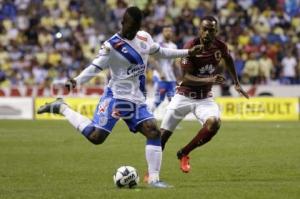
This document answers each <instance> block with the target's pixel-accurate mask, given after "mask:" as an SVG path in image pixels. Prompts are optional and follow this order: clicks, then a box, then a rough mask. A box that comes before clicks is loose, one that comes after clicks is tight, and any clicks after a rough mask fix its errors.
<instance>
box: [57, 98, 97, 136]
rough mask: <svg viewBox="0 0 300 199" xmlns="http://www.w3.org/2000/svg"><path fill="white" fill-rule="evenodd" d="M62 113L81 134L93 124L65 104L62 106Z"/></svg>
mask: <svg viewBox="0 0 300 199" xmlns="http://www.w3.org/2000/svg"><path fill="white" fill-rule="evenodd" d="M60 113H61V114H62V115H63V116H65V118H67V120H68V121H69V122H70V123H71V124H72V125H73V126H74V127H75V128H76V129H77V130H79V131H80V132H82V131H83V129H85V127H87V126H88V125H89V124H91V123H92V121H91V120H90V119H89V118H87V117H85V116H83V115H80V114H79V113H77V112H76V111H74V110H72V109H71V108H70V107H68V106H67V105H65V104H62V105H61V106H60Z"/></svg>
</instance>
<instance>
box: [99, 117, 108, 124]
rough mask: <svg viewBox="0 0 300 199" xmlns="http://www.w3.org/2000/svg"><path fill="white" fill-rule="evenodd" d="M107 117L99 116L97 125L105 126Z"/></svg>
mask: <svg viewBox="0 0 300 199" xmlns="http://www.w3.org/2000/svg"><path fill="white" fill-rule="evenodd" d="M107 121H108V118H107V117H100V118H99V125H100V126H105V125H106V124H107Z"/></svg>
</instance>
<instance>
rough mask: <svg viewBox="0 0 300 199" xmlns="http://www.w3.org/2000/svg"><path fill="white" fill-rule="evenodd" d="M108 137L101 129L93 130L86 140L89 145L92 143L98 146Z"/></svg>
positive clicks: (107, 133)
mask: <svg viewBox="0 0 300 199" xmlns="http://www.w3.org/2000/svg"><path fill="white" fill-rule="evenodd" d="M108 135H109V132H107V131H105V130H102V129H97V128H95V130H94V131H93V132H91V133H90V135H89V136H88V137H87V138H88V140H89V141H90V142H91V143H93V144H95V145H99V144H102V143H103V142H104V141H105V139H106V138H107V136H108Z"/></svg>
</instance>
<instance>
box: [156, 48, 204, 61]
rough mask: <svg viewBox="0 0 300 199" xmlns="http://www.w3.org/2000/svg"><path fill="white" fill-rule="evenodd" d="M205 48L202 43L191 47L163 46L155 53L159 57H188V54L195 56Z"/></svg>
mask: <svg viewBox="0 0 300 199" xmlns="http://www.w3.org/2000/svg"><path fill="white" fill-rule="evenodd" d="M202 49H203V46H202V45H197V46H193V47H192V48H190V49H173V48H162V47H159V48H158V49H157V50H156V51H155V52H154V53H152V54H151V55H154V56H156V57H159V58H166V59H172V58H180V57H187V56H191V57H193V56H195V55H196V54H198V53H200V52H201V51H202Z"/></svg>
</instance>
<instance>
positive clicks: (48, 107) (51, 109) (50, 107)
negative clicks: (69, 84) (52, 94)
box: [37, 98, 65, 114]
mask: <svg viewBox="0 0 300 199" xmlns="http://www.w3.org/2000/svg"><path fill="white" fill-rule="evenodd" d="M62 104H65V102H64V100H63V99H62V98H57V99H56V100H55V101H53V102H50V103H46V104H45V105H43V106H41V107H40V108H39V109H38V110H37V113H38V114H43V113H55V114H59V109H60V106H61V105H62Z"/></svg>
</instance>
